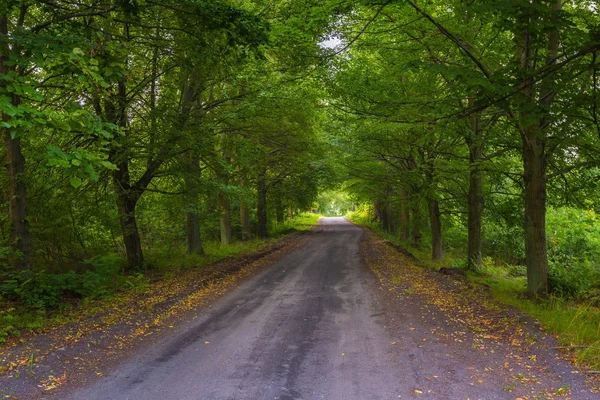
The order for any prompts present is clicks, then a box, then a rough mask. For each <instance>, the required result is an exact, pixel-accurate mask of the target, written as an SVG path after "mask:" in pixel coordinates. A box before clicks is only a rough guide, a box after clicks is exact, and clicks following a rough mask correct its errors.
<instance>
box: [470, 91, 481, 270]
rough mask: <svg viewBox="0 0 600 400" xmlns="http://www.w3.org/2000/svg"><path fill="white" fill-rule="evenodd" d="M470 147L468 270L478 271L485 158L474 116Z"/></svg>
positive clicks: (477, 118)
mask: <svg viewBox="0 0 600 400" xmlns="http://www.w3.org/2000/svg"><path fill="white" fill-rule="evenodd" d="M469 105H470V106H472V105H473V99H472V98H471V99H469ZM468 145H469V193H468V195H467V208H468V221H467V231H468V240H467V242H468V245H467V268H468V269H470V270H477V269H479V268H480V267H481V263H482V262H483V260H482V254H481V244H482V242H481V219H482V215H483V188H482V174H481V167H480V165H479V164H480V162H481V159H482V156H483V151H482V138H481V129H480V127H479V117H478V116H477V115H475V116H473V119H472V121H471V134H470V138H469V140H468Z"/></svg>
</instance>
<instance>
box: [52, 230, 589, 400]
mask: <svg viewBox="0 0 600 400" xmlns="http://www.w3.org/2000/svg"><path fill="white" fill-rule="evenodd" d="M317 231H318V232H316V233H315V234H314V235H308V237H307V238H306V244H305V245H304V246H302V247H300V248H299V249H297V250H295V251H293V252H291V253H289V254H287V255H286V256H285V257H283V258H282V259H280V260H279V261H278V262H276V263H275V264H274V265H272V266H271V267H269V268H268V269H266V270H264V271H263V272H261V273H259V274H258V275H256V276H254V277H252V278H251V279H249V280H247V281H246V282H245V283H243V284H242V285H241V286H240V287H238V288H236V289H235V290H233V291H232V292H231V293H229V294H228V295H226V296H224V297H223V298H221V299H220V300H218V301H217V302H215V303H214V304H213V305H212V307H211V308H210V309H208V310H207V311H206V312H205V313H203V314H201V315H200V316H199V317H198V318H196V319H195V320H194V321H193V323H190V324H187V325H186V326H184V327H183V328H181V329H179V331H178V330H177V329H174V330H173V332H175V333H173V334H172V335H171V336H168V337H166V338H164V339H162V340H160V341H158V342H156V343H154V344H153V345H151V346H150V347H149V348H146V349H145V350H144V351H142V352H141V353H138V354H136V355H134V356H133V357H132V358H130V359H129V360H128V361H127V362H126V363H124V364H122V365H121V366H119V367H117V368H115V369H114V370H113V371H112V373H111V374H107V375H105V376H104V377H102V378H100V379H99V380H97V381H95V382H93V383H92V384H91V385H90V386H88V387H85V388H79V389H77V390H76V391H71V393H69V394H68V395H67V394H66V393H63V394H61V398H68V399H88V400H95V399H98V400H99V399H144V400H159V399H160V400H163V399H180V400H185V399H189V400H191V399H306V400H311V399H328V400H335V399H340V400H342V399H344V400H352V399H358V400H360V399H365V400H366V399H398V398H401V399H408V398H430V399H467V398H470V399H515V398H517V396H516V395H515V394H514V393H512V390H511V389H510V388H508V389H507V387H506V386H503V385H505V382H504V381H503V380H502V379H503V378H501V376H500V375H499V374H496V373H494V372H492V373H490V374H488V375H489V376H487V377H486V378H485V379H483V380H482V379H479V380H477V379H473V374H474V373H475V371H481V373H482V374H484V370H485V366H486V365H488V363H489V365H493V364H494V363H497V364H502V363H503V362H504V357H505V355H504V354H501V352H502V351H503V350H502V349H504V347H498V354H496V353H494V352H492V353H494V354H489V353H486V354H488V356H489V357H490V358H489V360H488V359H486V358H485V357H482V355H481V353H477V352H475V351H474V350H473V347H472V344H470V343H468V341H465V342H464V343H463V342H462V341H458V342H457V341H452V343H450V342H444V341H443V340H442V339H435V338H433V337H432V336H431V335H429V332H430V331H431V329H432V328H431V327H432V326H436V325H435V324H436V323H437V322H435V321H434V322H432V321H429V320H426V318H425V317H424V316H422V315H421V314H420V313H421V312H422V311H421V309H420V308H419V307H418V306H416V305H415V303H410V302H408V303H406V305H405V306H401V307H394V309H391V308H390V305H388V304H386V300H385V298H384V297H383V296H382V295H381V293H379V292H380V290H379V282H378V280H377V278H376V276H375V274H373V273H372V272H371V271H370V270H369V269H368V268H367V267H366V266H364V265H363V264H362V262H361V257H360V254H359V251H360V241H361V237H362V236H363V234H364V233H363V230H362V229H361V228H359V227H357V226H355V225H353V224H351V223H349V222H348V221H346V220H345V219H343V218H324V219H322V220H321V223H320V226H319V227H318V228H317ZM404 307H405V308H404ZM392 319H394V322H393V323H392V324H390V321H391V320H392ZM421 320H422V321H421ZM438 320H439V319H438ZM398 321H400V322H398ZM402 321H404V322H402ZM440 322H441V321H440ZM419 324H422V325H421V326H419ZM432 324H433V325H432ZM398 326H400V327H404V328H405V329H404V330H403V331H402V332H401V333H399V332H397V330H396V329H397V327H398ZM409 326H410V330H408V329H406V328H407V327H409ZM436 329H437V328H436ZM450 329H452V328H450ZM434 330H435V329H434ZM442 330H443V329H442ZM425 333H427V335H426V334H425ZM411 335H412V336H411ZM422 338H423V339H422ZM427 338H429V339H427ZM425 340H429V342H431V345H428V346H429V347H427V346H425V347H424V346H423V345H422V344H423V342H422V341H425ZM429 342H427V343H429ZM507 351H508V350H507ZM450 353H452V354H454V355H456V356H455V357H452V358H450ZM557 362H558V363H559V364H560V363H562V364H560V366H561V368H562V369H561V370H557V371H558V372H556V371H554V370H553V371H552V372H551V374H556V376H554V375H552V376H551V378H550V379H551V381H556V380H560V379H561V378H560V377H559V375H560V374H561V373H563V372H564V371H567V370H568V365H567V363H565V362H564V361H557ZM561 371H562V372H561ZM482 376H483V375H482ZM567 379H570V380H568V381H567V384H568V385H570V386H569V389H570V390H571V389H572V390H573V393H574V394H575V395H572V396H571V397H569V398H578V399H579V398H581V399H588V398H589V399H593V398H596V397H595V396H594V395H592V394H590V393H589V392H587V391H586V389H585V386H580V387H579V386H577V385H583V384H582V383H581V382H580V381H578V380H572V379H571V377H567ZM474 382H475V384H474ZM561 384H562V382H558V383H557V385H559V386H557V387H560V385H561ZM549 394H551V393H549ZM531 398H533V397H531ZM547 398H551V396H549V397H547Z"/></svg>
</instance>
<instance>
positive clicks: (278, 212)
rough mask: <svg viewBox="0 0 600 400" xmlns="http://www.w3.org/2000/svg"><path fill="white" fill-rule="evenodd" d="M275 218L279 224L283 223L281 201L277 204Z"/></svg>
mask: <svg viewBox="0 0 600 400" xmlns="http://www.w3.org/2000/svg"><path fill="white" fill-rule="evenodd" d="M275 218H277V223H278V224H280V223H282V222H283V206H282V205H281V201H279V200H277V201H276V203H275Z"/></svg>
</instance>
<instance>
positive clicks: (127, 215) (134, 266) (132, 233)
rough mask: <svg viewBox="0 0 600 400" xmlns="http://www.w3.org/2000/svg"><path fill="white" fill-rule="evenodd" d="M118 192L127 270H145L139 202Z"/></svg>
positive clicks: (124, 193)
mask: <svg viewBox="0 0 600 400" xmlns="http://www.w3.org/2000/svg"><path fill="white" fill-rule="evenodd" d="M117 182H118V181H117ZM115 186H116V185H115ZM116 190H117V207H118V210H119V221H120V222H121V230H122V231H123V244H124V246H125V253H126V255H127V269H128V270H129V271H132V270H139V269H142V268H144V253H143V252H142V242H141V240H140V234H139V231H138V226H137V219H136V216H135V206H136V203H137V200H134V199H132V198H130V196H128V195H127V193H126V192H123V191H119V190H118V189H116Z"/></svg>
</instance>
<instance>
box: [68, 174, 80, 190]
mask: <svg viewBox="0 0 600 400" xmlns="http://www.w3.org/2000/svg"><path fill="white" fill-rule="evenodd" d="M70 182H71V186H73V187H74V188H78V187H79V186H81V184H82V183H83V181H82V180H81V178H79V177H77V176H74V177H72V178H71V181H70Z"/></svg>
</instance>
